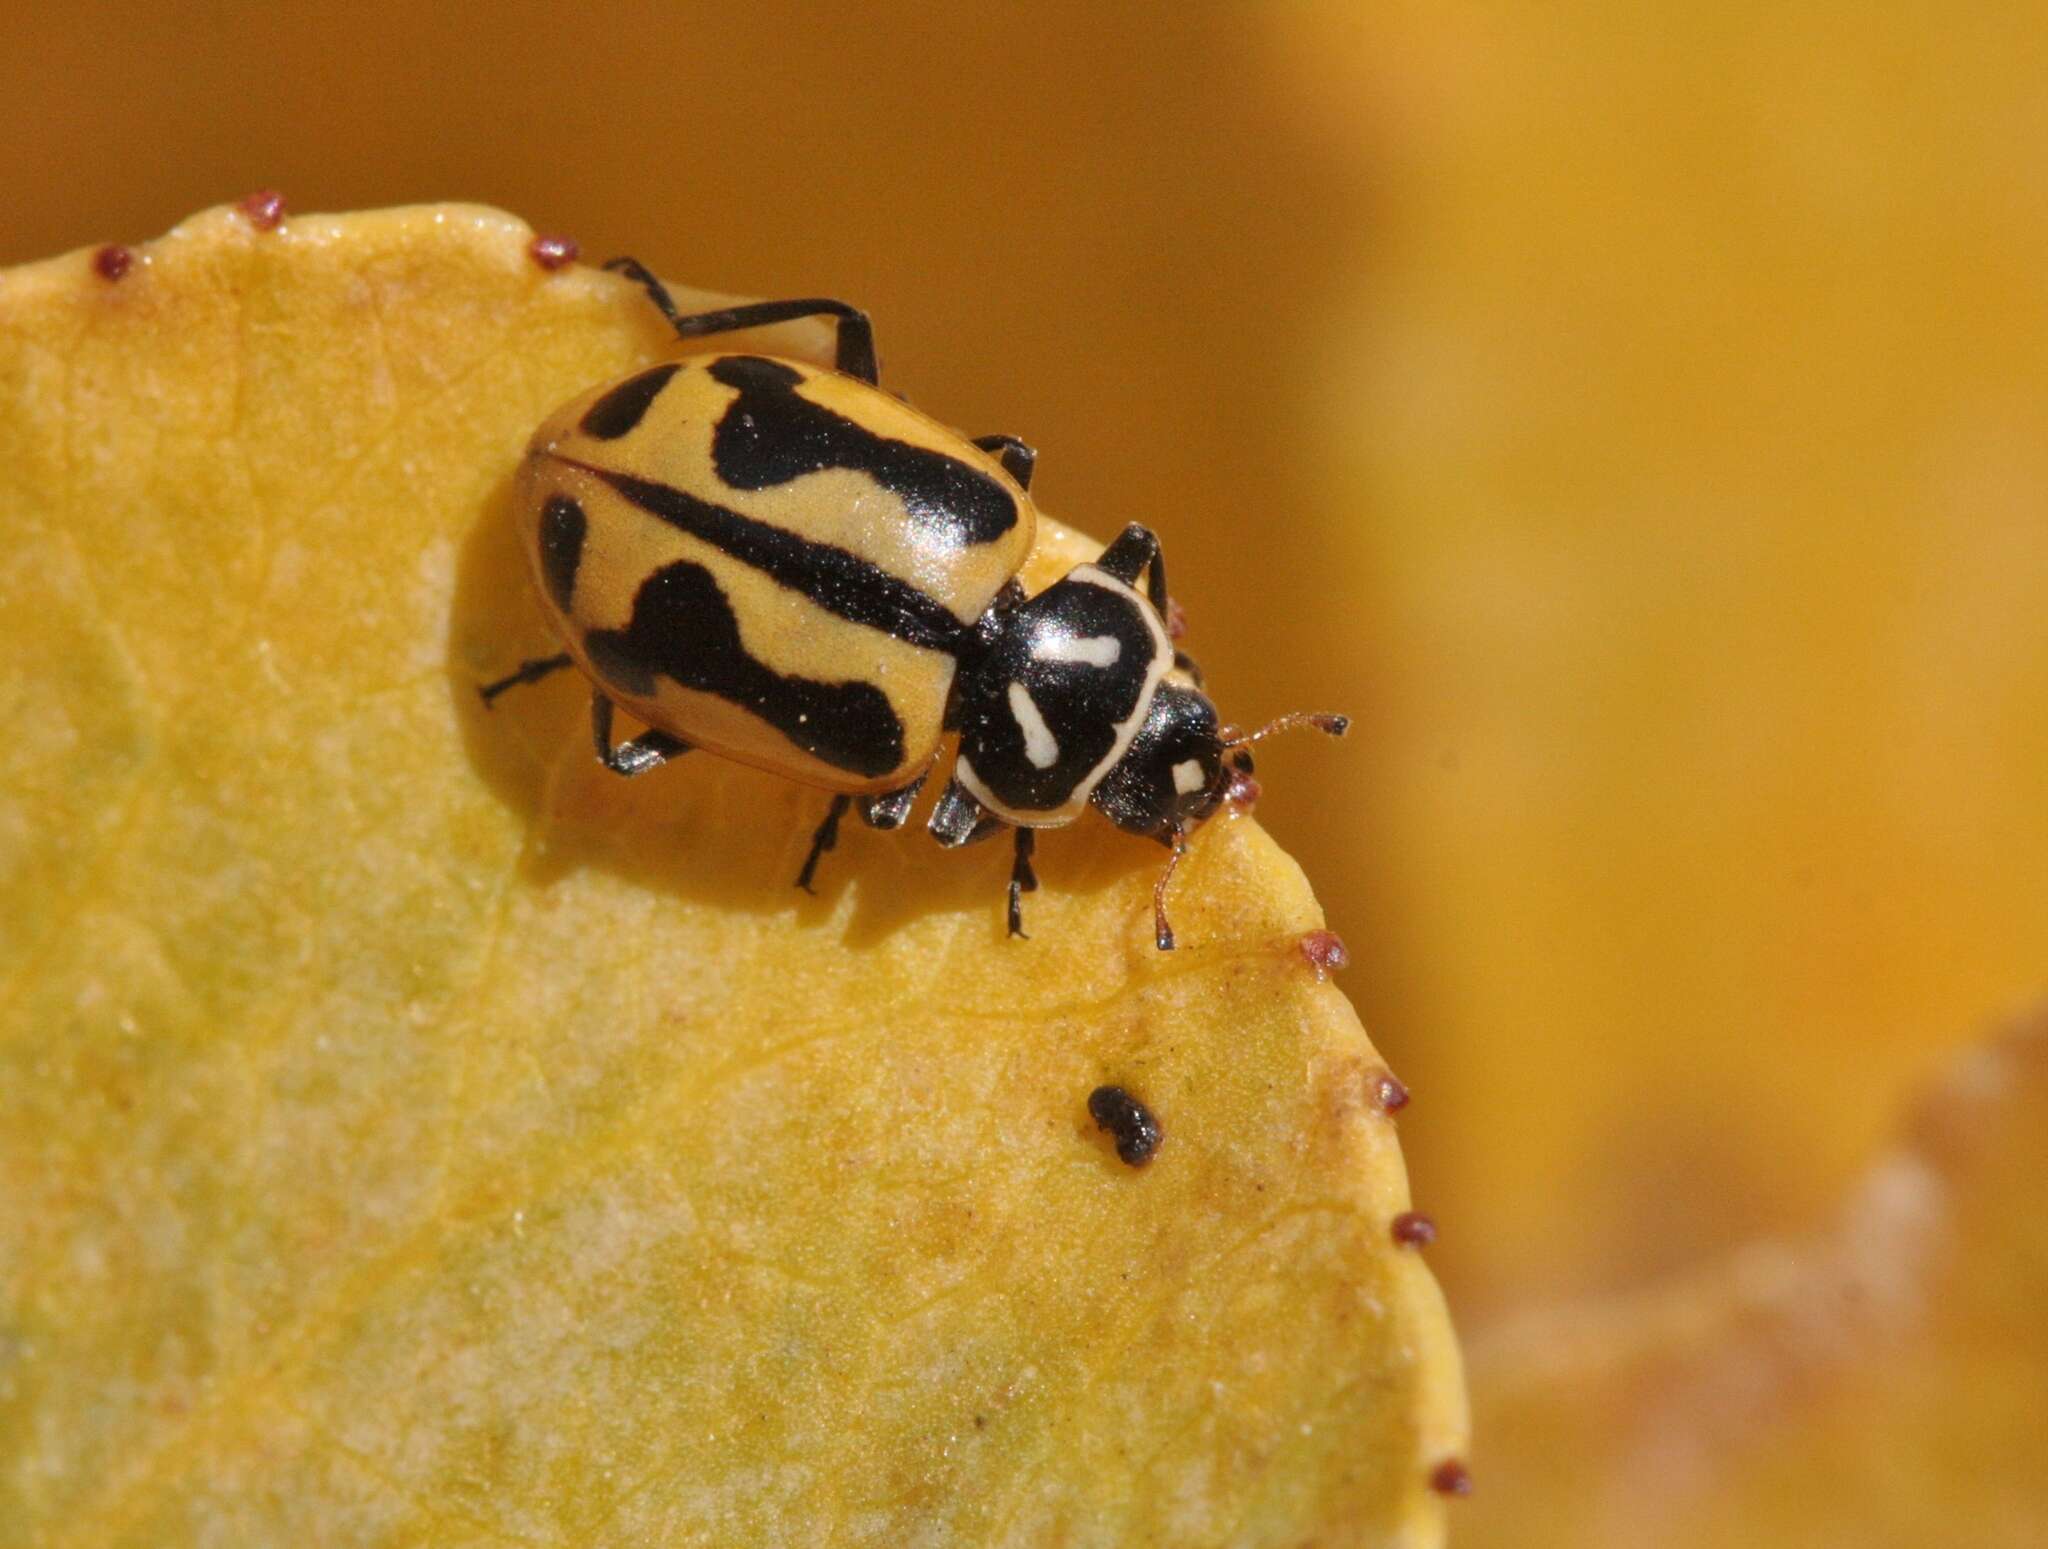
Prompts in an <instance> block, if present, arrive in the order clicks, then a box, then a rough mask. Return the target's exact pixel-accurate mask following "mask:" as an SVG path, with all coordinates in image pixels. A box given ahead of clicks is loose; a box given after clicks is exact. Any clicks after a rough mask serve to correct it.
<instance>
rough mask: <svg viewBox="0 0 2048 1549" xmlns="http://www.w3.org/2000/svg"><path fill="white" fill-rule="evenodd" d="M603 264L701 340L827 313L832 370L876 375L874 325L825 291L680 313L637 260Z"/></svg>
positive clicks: (682, 333)
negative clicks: (832, 335) (833, 324)
mask: <svg viewBox="0 0 2048 1549" xmlns="http://www.w3.org/2000/svg"><path fill="white" fill-rule="evenodd" d="M604 266H605V268H607V269H609V270H611V271H612V273H614V274H623V275H624V276H625V277H626V278H627V279H629V280H631V281H632V282H633V283H634V284H636V285H638V286H639V287H640V288H641V289H642V290H644V291H646V292H647V299H648V300H649V301H651V302H653V303H654V306H655V310H657V311H658V312H660V313H661V315H662V316H663V317H665V318H667V319H668V324H669V326H670V327H671V328H673V329H674V330H675V331H676V337H677V338H679V339H701V338H703V337H704V336H705V335H706V334H714V333H737V332H739V331H740V330H741V329H743V328H765V327H767V326H768V325H769V324H770V323H787V322H792V321H794V320H795V319H797V318H799V317H830V318H834V319H836V320H837V323H838V344H837V354H836V364H837V366H838V369H839V370H841V371H843V372H845V373H846V374H847V375H848V376H851V377H859V378H860V379H861V380H862V381H863V382H866V383H868V384H870V385H873V383H874V381H875V379H876V377H877V375H878V372H877V369H876V364H875V330H874V325H873V324H872V323H870V322H869V321H868V315H867V313H865V312H863V311H861V309H860V308H859V307H856V306H852V305H850V304H848V303H847V302H844V301H834V300H832V299H831V298H830V297H828V296H806V297H804V298H802V299H801V300H797V301H751V302H747V303H745V304H743V305H741V306H736V307H721V308H719V309H718V310H717V311H716V312H696V313H685V312H684V311H683V310H682V309H681V308H680V307H678V306H677V305H676V303H675V298H674V297H673V296H671V295H670V294H669V293H668V287H667V286H666V285H664V284H662V283H661V281H660V280H658V279H656V278H655V276H654V273H653V271H652V270H650V269H649V268H648V267H647V266H646V265H645V264H643V263H641V262H640V260H639V259H637V258H611V259H607V260H605V265H604Z"/></svg>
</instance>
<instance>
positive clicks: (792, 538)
mask: <svg viewBox="0 0 2048 1549" xmlns="http://www.w3.org/2000/svg"><path fill="white" fill-rule="evenodd" d="M556 456H557V457H561V454H560V453H557V454H556ZM561 461H563V462H564V463H566V464H568V466H570V467H572V468H580V469H582V470H583V471H584V472H585V473H589V474H594V475H596V476H597V477H598V478H600V479H603V480H604V481H605V483H607V484H609V485H610V486H611V487H612V488H613V489H615V490H617V491H618V492H619V493H620V494H621V495H624V496H625V497H626V499H628V500H630V501H631V502H632V503H633V504H634V505H636V506H638V507H639V508H640V509H641V510H643V511H645V512H647V513H648V514H649V515H650V516H655V517H658V518H660V519H661V520H662V521H664V522H667V523H668V524H669V525H670V526H671V527H675V528H679V529H680V530H681V531H683V532H686V533H689V534H690V535H691V536H692V537H695V538H701V539H703V540H704V541H705V542H706V543H708V544H710V545H711V546H712V547H713V548H716V549H719V550H722V551H723V552H725V553H727V554H730V555H731V556H732V557H733V558H734V559H737V560H739V561H741V562H742V563H743V564H748V565H752V566H753V567H754V568H755V569H756V570H759V571H760V572H761V573H762V574H763V575H765V576H767V577H768V579H770V580H771V581H774V582H776V583H777V584H778V585H781V586H786V587H788V588H789V589H790V590H791V591H793V592H800V593H802V594H803V595H804V596H806V597H808V598H809V599H810V600H811V601H812V602H814V603H816V604H817V605H818V606H819V607H821V608H823V609H824V610H825V611H826V612H827V613H831V614H835V615H837V616H838V617H840V618H843V619H847V620H849V621H851V622H852V623H855V624H866V625H868V626H869V627H870V628H873V629H879V630H881V631H882V632H883V633H885V634H888V635H892V636H894V637H895V638H896V639H898V640H901V641H903V642H904V643H905V644H906V645H915V646H923V647H926V648H927V649H930V650H935V651H946V652H950V653H955V654H957V653H959V652H960V651H961V650H962V649H964V648H965V647H966V645H967V644H968V643H969V641H970V640H971V638H972V634H973V631H972V628H971V626H969V625H965V624H962V623H961V622H960V620H959V619H957V618H955V617H954V616H953V612H952V610H951V609H950V608H948V607H946V606H945V604H943V603H941V602H939V601H938V600H937V599H936V598H934V597H931V596H928V595H927V594H926V593H924V592H921V591H919V590H918V589H917V588H916V587H914V586H912V585H911V584H910V583H909V582H907V581H905V580H903V579H902V578H901V577H899V576H895V575H891V574H890V573H889V572H888V571H886V570H884V569H883V568H882V567H881V566H880V565H877V564H875V563H873V562H872V561H870V560H865V559H862V558H861V557H860V556H859V555H858V554H855V553H854V552H853V551H852V550H850V549H842V548H840V547H838V546H837V545H835V544H830V543H817V542H814V541H813V540H811V539H809V538H806V537H804V536H802V535H801V534H799V533H793V532H791V531H789V529H787V528H785V527H777V526H776V525H775V524H774V523H773V522H763V521H759V520H757V519H755V518H754V517H751V516H742V515H741V514H740V513H739V512H737V511H734V510H731V509H730V508H728V507H726V506H721V505H714V504H713V503H712V502H711V501H708V500H700V499H699V498H698V497H697V496H695V495H691V494H686V493H685V492H684V491H682V490H679V489H676V488H674V487H672V486H670V485H667V484H657V483H655V482H654V481H652V480H650V479H639V478H635V477H634V476H633V475H631V474H629V473H619V472H616V471H614V470H613V469H609V468H600V467H598V466H597V465H596V464H594V463H586V462H579V461H577V460H576V459H575V458H572V457H561Z"/></svg>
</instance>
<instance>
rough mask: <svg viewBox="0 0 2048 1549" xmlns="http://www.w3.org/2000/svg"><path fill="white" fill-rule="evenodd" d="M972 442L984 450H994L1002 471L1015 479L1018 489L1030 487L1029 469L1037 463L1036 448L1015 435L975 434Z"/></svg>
mask: <svg viewBox="0 0 2048 1549" xmlns="http://www.w3.org/2000/svg"><path fill="white" fill-rule="evenodd" d="M974 444H975V445H976V446H978V447H980V448H981V449H982V450H983V451H984V452H994V453H995V454H996V460H997V461H998V462H1000V463H1001V464H1002V465H1003V472H1005V473H1007V474H1008V475H1009V476H1010V477H1011V478H1013V479H1015V480H1016V481H1017V487H1018V488H1019V489H1029V488H1031V470H1032V469H1033V468H1034V467H1036V466H1037V465H1038V450H1037V448H1035V447H1031V446H1027V445H1025V443H1023V442H1022V441H1019V440H1018V439H1017V438H1016V437H1015V436H976V437H975V438H974Z"/></svg>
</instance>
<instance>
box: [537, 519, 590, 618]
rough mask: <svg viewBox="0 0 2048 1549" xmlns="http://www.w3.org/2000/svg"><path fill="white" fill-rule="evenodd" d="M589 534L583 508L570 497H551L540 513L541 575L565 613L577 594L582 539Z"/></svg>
mask: <svg viewBox="0 0 2048 1549" xmlns="http://www.w3.org/2000/svg"><path fill="white" fill-rule="evenodd" d="M589 530H590V523H589V521H588V520H587V519H586V518H585V517H584V515H583V507H581V506H579V505H578V504H576V502H575V501H573V500H571V499H570V498H569V497H568V496H567V495H550V496H549V497H548V503H547V504H546V505H544V506H542V507H541V509H540V573H541V576H542V578H543V579H544V580H545V581H546V582H547V588H548V596H549V597H551V598H553V599H554V603H555V606H556V607H557V608H560V609H561V610H562V611H563V612H564V613H567V612H568V611H569V599H570V597H571V596H573V595H574V594H575V591H576V567H577V566H578V565H580V564H582V563H583V537H584V534H585V533H587V532H588V531H589Z"/></svg>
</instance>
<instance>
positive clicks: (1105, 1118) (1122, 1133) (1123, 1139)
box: [1088, 1086, 1166, 1167]
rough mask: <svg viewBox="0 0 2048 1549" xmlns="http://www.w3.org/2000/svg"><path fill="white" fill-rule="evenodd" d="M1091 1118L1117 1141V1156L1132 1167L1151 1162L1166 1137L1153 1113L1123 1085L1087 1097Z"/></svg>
mask: <svg viewBox="0 0 2048 1549" xmlns="http://www.w3.org/2000/svg"><path fill="white" fill-rule="evenodd" d="M1088 1116H1089V1117H1090V1118H1092V1119H1093V1120H1094V1121H1095V1123H1096V1126H1097V1127H1098V1128H1100V1129H1104V1130H1107V1131H1108V1132H1109V1133H1110V1135H1112V1136H1113V1137H1114V1138H1115V1140H1116V1154H1117V1155H1118V1156H1120V1157H1122V1158H1123V1159H1124V1161H1125V1163H1126V1164H1128V1165H1129V1166H1132V1167H1143V1166H1144V1165H1145V1164H1146V1163H1147V1162H1149V1161H1151V1160H1152V1154H1153V1152H1155V1151H1157V1150H1158V1149H1159V1142H1160V1141H1161V1140H1163V1139H1165V1138H1166V1137H1165V1136H1164V1135H1163V1134H1162V1133H1161V1132H1160V1129H1159V1121H1158V1120H1157V1119H1155V1118H1153V1117H1152V1110H1151V1109H1149V1108H1147V1107H1146V1106H1145V1105H1144V1104H1143V1103H1141V1102H1139V1101H1138V1099H1137V1098H1135V1097H1133V1096H1131V1094H1130V1093H1129V1092H1126V1091H1125V1090H1124V1089H1123V1088H1122V1087H1120V1086H1099V1087H1097V1088H1096V1089H1095V1090H1094V1091H1092V1092H1090V1093H1089V1094H1088Z"/></svg>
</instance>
